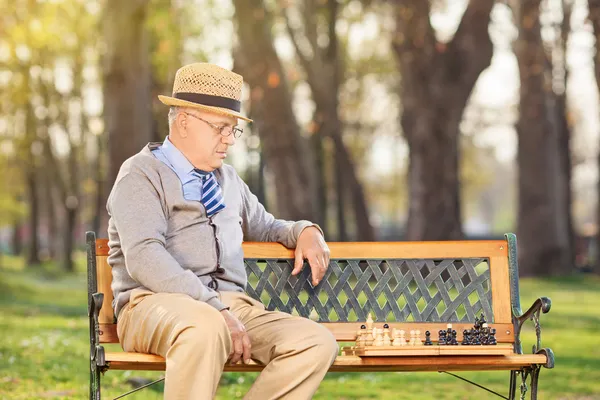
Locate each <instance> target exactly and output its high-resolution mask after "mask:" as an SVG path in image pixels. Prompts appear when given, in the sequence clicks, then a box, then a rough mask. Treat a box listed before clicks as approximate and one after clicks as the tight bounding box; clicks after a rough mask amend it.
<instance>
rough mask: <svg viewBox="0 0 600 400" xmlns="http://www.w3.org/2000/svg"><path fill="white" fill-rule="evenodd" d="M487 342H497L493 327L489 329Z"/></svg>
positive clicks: (494, 343) (492, 343)
mask: <svg viewBox="0 0 600 400" xmlns="http://www.w3.org/2000/svg"><path fill="white" fill-rule="evenodd" d="M488 344H491V345H492V346H495V345H497V344H498V342H497V341H496V329H494V328H492V329H490V340H489V343H488Z"/></svg>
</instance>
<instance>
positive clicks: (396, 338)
mask: <svg viewBox="0 0 600 400" xmlns="http://www.w3.org/2000/svg"><path fill="white" fill-rule="evenodd" d="M392 336H393V337H394V340H393V341H392V346H400V331H399V330H397V329H395V328H394V329H392Z"/></svg>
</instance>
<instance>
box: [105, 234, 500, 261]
mask: <svg viewBox="0 0 600 400" xmlns="http://www.w3.org/2000/svg"><path fill="white" fill-rule="evenodd" d="M327 245H328V246H329V250H330V251H331V254H330V257H331V258H360V259H363V258H469V257H502V256H504V257H507V256H508V250H507V244H506V241H504V240H461V241H443V242H433V241H429V242H328V243H327ZM242 247H243V249H244V257H245V258H282V259H285V258H294V250H293V249H288V248H286V247H285V246H284V245H282V244H280V243H263V242H244V243H243V244H242ZM108 250H109V248H108V239H96V255H97V256H108Z"/></svg>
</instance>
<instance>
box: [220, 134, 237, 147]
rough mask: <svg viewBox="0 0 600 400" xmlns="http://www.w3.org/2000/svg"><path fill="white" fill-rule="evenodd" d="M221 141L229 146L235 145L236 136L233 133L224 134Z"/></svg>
mask: <svg viewBox="0 0 600 400" xmlns="http://www.w3.org/2000/svg"><path fill="white" fill-rule="evenodd" d="M221 141H222V142H223V143H225V144H227V145H229V146H233V145H234V144H235V137H234V136H233V133H232V134H230V135H227V136H222V137H221Z"/></svg>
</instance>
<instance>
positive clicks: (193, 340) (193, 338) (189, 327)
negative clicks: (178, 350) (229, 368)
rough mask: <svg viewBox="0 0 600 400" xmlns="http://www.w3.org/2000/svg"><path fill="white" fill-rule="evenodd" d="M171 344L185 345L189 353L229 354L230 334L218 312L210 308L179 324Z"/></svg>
mask: <svg viewBox="0 0 600 400" xmlns="http://www.w3.org/2000/svg"><path fill="white" fill-rule="evenodd" d="M173 339H174V342H173V345H175V344H178V345H180V346H185V347H186V350H187V351H190V353H196V354H198V355H201V354H208V353H211V352H212V351H213V350H214V351H217V352H221V353H224V354H226V355H228V354H229V352H230V350H231V336H230V333H229V329H228V328H227V324H226V323H225V320H224V319H223V317H222V316H221V314H220V312H219V311H217V310H215V309H212V307H211V309H210V310H208V311H205V312H203V313H202V315H201V316H199V318H198V319H197V320H193V321H186V322H185V323H184V324H182V325H181V326H180V329H179V332H178V334H177V337H175V338H173Z"/></svg>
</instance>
